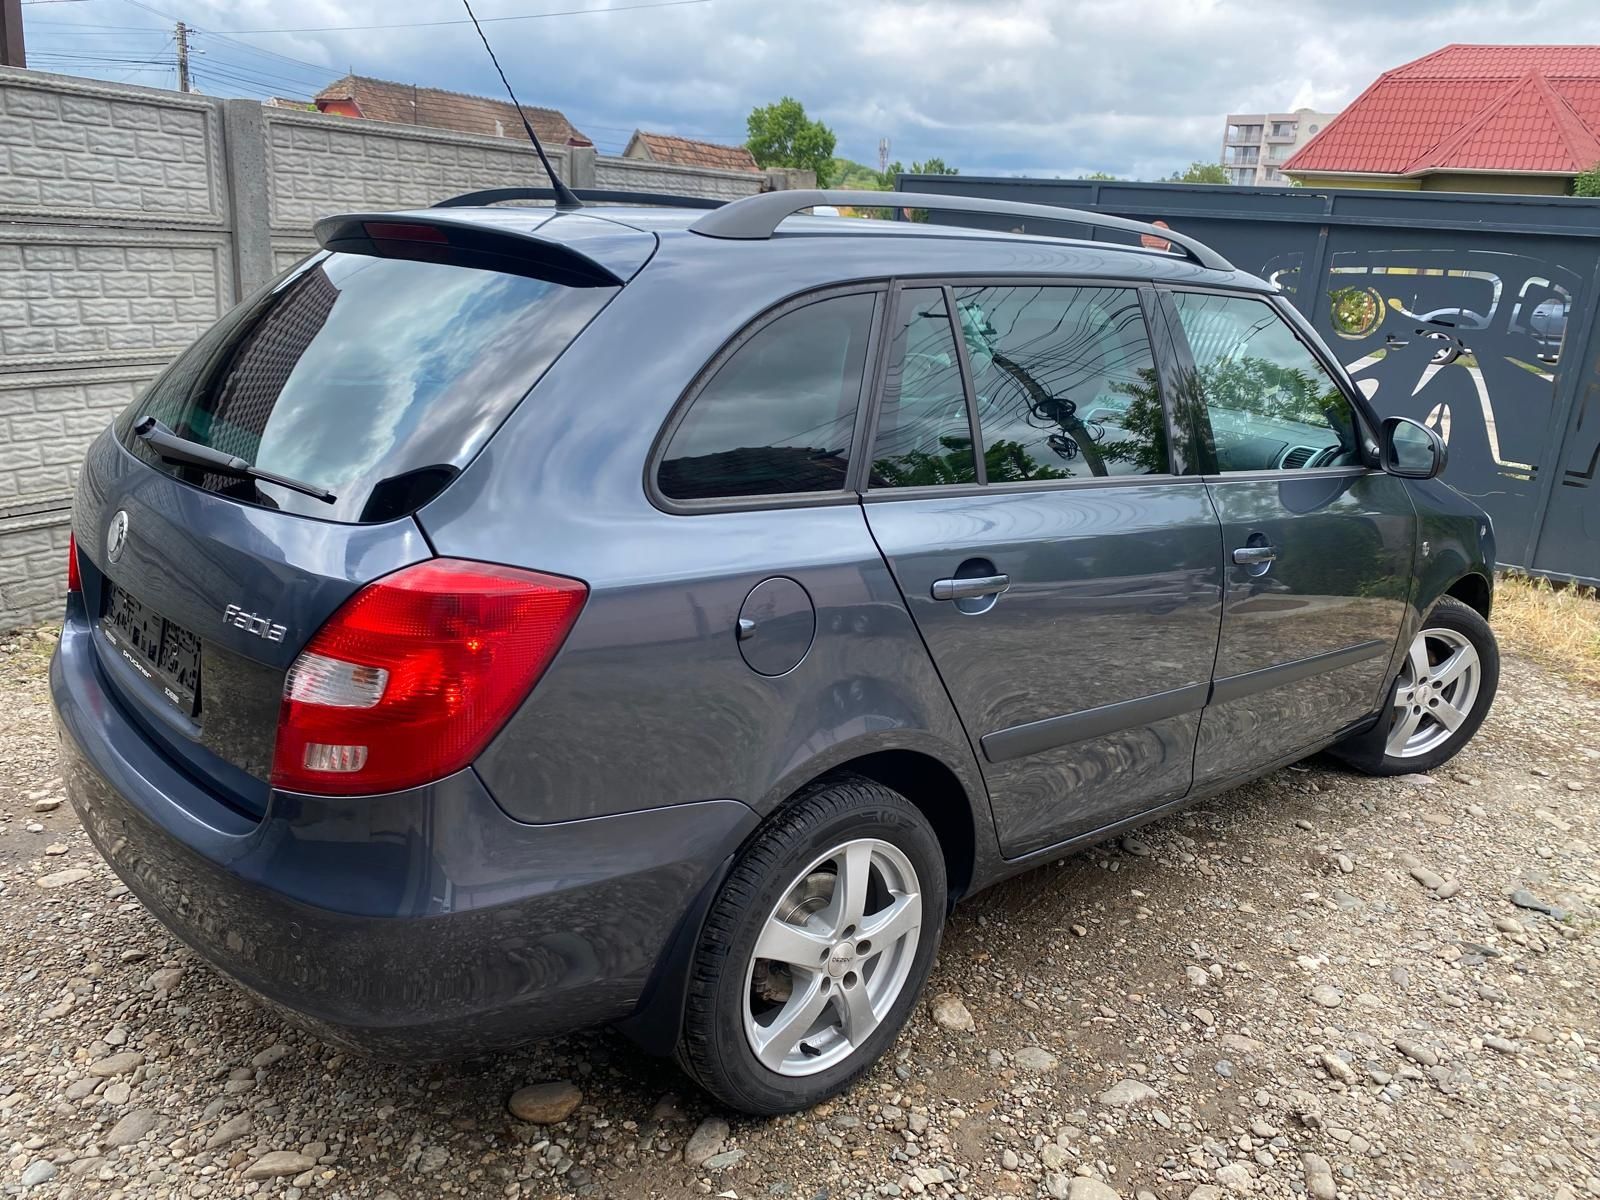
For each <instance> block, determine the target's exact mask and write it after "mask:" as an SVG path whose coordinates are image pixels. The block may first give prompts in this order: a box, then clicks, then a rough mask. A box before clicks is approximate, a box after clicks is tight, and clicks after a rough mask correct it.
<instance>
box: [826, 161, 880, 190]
mask: <svg viewBox="0 0 1600 1200" xmlns="http://www.w3.org/2000/svg"><path fill="white" fill-rule="evenodd" d="M828 186H830V187H836V188H846V189H848V190H850V191H858V192H885V191H888V190H889V189H888V187H887V186H886V185H885V184H884V182H883V176H882V175H881V174H879V172H878V168H877V167H869V166H867V164H866V163H858V162H855V161H853V160H852V159H848V158H835V159H834V160H833V165H832V166H831V167H830V168H829V170H828Z"/></svg>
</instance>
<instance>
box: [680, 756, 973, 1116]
mask: <svg viewBox="0 0 1600 1200" xmlns="http://www.w3.org/2000/svg"><path fill="white" fill-rule="evenodd" d="M945 903H946V888H945V873H944V857H943V853H942V851H941V850H940V847H939V842H938V838H937V837H936V836H935V834H934V832H933V830H932V828H931V827H930V826H929V825H928V822H927V820H926V819H925V818H924V817H923V816H922V814H921V813H920V812H918V811H917V809H916V807H915V806H914V805H912V804H911V803H910V801H908V800H906V799H905V797H903V796H901V795H900V794H899V793H897V792H895V791H892V790H891V789H889V788H887V787H884V786H883V785H882V784H878V783H874V782H872V781H871V780H867V779H861V778H857V777H849V778H844V779H839V780H834V781H831V782H828V783H825V784H822V785H819V786H817V787H815V788H813V789H811V790H809V791H808V792H806V793H805V794H803V795H801V796H800V797H798V798H797V799H795V800H794V801H793V802H791V803H790V804H789V805H788V806H787V807H786V808H784V809H783V810H782V811H781V812H779V813H778V814H777V815H776V816H775V817H774V818H773V819H772V820H771V821H770V822H769V823H768V824H767V825H766V826H765V827H764V828H763V829H762V830H761V831H760V832H758V833H757V835H756V837H755V839H754V840H753V841H752V842H751V843H750V845H749V846H748V847H746V849H745V851H744V853H743V855H742V856H741V857H740V859H739V861H738V863H736V864H735V866H734V868H733V870H732V872H731V873H730V874H729V876H728V879H727V881H726V882H725V883H724V884H723V887H722V890H721V892H720V893H719V894H718V896H717V899H716V901H715V902H714V903H713V905H712V908H711V911H710V913H709V914H708V915H707V917H706V924H705V929H704V931H703V933H702V934H701V939H700V944H699V946H698V947H697V949H696V952H695V960H694V965H693V968H692V970H691V974H690V985H689V997H688V1004H687V1005H686V1009H685V1017H684V1027H683V1033H682V1036H681V1039H680V1041H679V1045H678V1060H679V1062H680V1063H681V1064H682V1065H683V1067H684V1068H685V1069H686V1070H687V1071H688V1072H689V1073H690V1074H691V1075H692V1076H694V1078H695V1079H696V1080H697V1081H698V1082H699V1083H700V1084H701V1086H703V1087H704V1088H705V1089H706V1090H707V1091H708V1092H710V1093H711V1094H712V1095H714V1096H716V1097H717V1099H719V1100H721V1101H722V1102H723V1103H725V1104H727V1105H729V1106H731V1107H733V1108H736V1109H740V1110H742V1111H744V1112H749V1113H757V1114H762V1115H766V1114H773V1113H783V1112H794V1111H796V1110H798V1109H802V1108H807V1107H809V1106H811V1105H813V1104H816V1103H818V1102H819V1101H822V1100H824V1099H826V1098H828V1097H829V1096H832V1095H835V1094H837V1093H838V1092H840V1091H843V1090H844V1089H845V1088H846V1087H848V1086H849V1085H850V1084H851V1083H853V1082H854V1081H855V1080H856V1078H858V1077H859V1076H860V1075H861V1074H862V1073H863V1072H864V1071H866V1070H867V1068H868V1067H870V1066H871V1065H872V1064H873V1062H875V1061H876V1060H877V1059H878V1058H879V1057H880V1056H881V1055H882V1054H883V1052H884V1051H885V1050H887V1049H888V1048H889V1046H890V1045H892V1044H893V1042H894V1039H895V1037H896V1035H897V1034H898V1033H899V1031H900V1028H901V1026H902V1025H904V1024H905V1021H906V1018H907V1016H908V1015H909V1014H910V1012H911V1009H912V1007H913V1006H914V1005H915V1004H916V1000H917V996H918V994H919V993H920V992H921V990H922V985H923V983H924V982H925V980H926V979H927V976H928V971H929V969H930V968H931V966H932V963H933V956H934V952H935V951H936V949H937V948H938V944H939V935H940V933H941V932H942V930H943V924H944V909H945Z"/></svg>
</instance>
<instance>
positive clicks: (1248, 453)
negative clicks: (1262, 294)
mask: <svg viewBox="0 0 1600 1200" xmlns="http://www.w3.org/2000/svg"><path fill="white" fill-rule="evenodd" d="M1173 300H1174V301H1175V303H1176V305H1177V309H1178V317H1179V319H1180V321H1181V322H1182V324H1183V332H1184V334H1185V335H1186V336H1187V337H1188V340H1189V348H1190V350H1191V352H1192V353H1193V355H1194V365H1195V373H1196V375H1197V376H1198V383H1199V392H1200V395H1201V396H1202V397H1203V398H1204V400H1205V408H1206V412H1207V413H1208V414H1209V416H1210V420H1211V436H1212V440H1213V441H1214V442H1215V444H1216V452H1217V468H1218V469H1219V470H1221V471H1224V472H1228V471H1273V470H1299V469H1301V468H1305V467H1334V466H1350V465H1354V464H1357V463H1359V462H1360V461H1361V455H1360V450H1359V444H1360V443H1359V441H1358V439H1357V436H1356V421H1355V414H1354V412H1353V411H1352V410H1351V406H1350V401H1349V400H1347V399H1346V398H1345V396H1344V393H1343V392H1342V391H1340V389H1339V386H1338V384H1336V383H1335V382H1334V381H1333V378H1332V377H1331V376H1330V375H1329V374H1328V373H1327V371H1325V370H1324V369H1323V367H1322V364H1321V363H1319V362H1318V361H1317V359H1316V357H1315V356H1314V355H1313V354H1312V353H1311V351H1310V350H1308V349H1307V348H1306V346H1305V344H1304V343H1303V342H1301V341H1300V339H1299V338H1298V337H1296V336H1295V333H1294V330H1292V329H1291V328H1290V327H1289V326H1288V324H1287V323H1285V321H1284V320H1283V318H1282V317H1280V316H1279V315H1278V314H1277V312H1275V311H1274V310H1273V308H1272V306H1271V305H1269V304H1267V303H1266V302H1264V301H1261V300H1251V299H1247V298H1244V297H1240V296H1215V295H1207V294H1204V293H1200V292H1177V293H1175V294H1174V296H1173Z"/></svg>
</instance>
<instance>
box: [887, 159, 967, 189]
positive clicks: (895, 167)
mask: <svg viewBox="0 0 1600 1200" xmlns="http://www.w3.org/2000/svg"><path fill="white" fill-rule="evenodd" d="M959 174H961V168H960V167H948V166H946V165H945V161H944V159H942V158H930V159H928V161H927V162H914V163H912V164H911V167H910V169H909V170H908V169H907V168H906V165H905V164H904V163H902V162H900V161H899V160H898V159H896V160H895V161H894V162H892V163H890V164H889V169H888V170H887V171H885V172H884V173H883V186H884V188H885V190H887V191H893V190H894V181H895V177H896V176H897V175H959Z"/></svg>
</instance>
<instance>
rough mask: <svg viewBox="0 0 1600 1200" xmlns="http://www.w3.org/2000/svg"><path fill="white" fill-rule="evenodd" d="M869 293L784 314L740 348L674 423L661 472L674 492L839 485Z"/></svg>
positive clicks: (702, 495) (686, 496) (766, 492)
mask: <svg viewBox="0 0 1600 1200" xmlns="http://www.w3.org/2000/svg"><path fill="white" fill-rule="evenodd" d="M875 299H876V297H875V296H874V295H873V294H871V293H862V294H858V295H851V296H835V297H832V298H830V299H827V300H818V301H817V302H816V303H814V304H807V305H805V306H804V307H803V308H797V309H794V310H793V311H791V312H787V313H785V314H783V315H782V316H781V317H778V318H777V319H776V320H774V321H772V322H771V323H769V324H768V325H766V326H764V327H763V328H762V329H760V330H759V331H757V332H756V333H755V334H754V335H753V336H752V337H751V338H750V339H749V340H748V341H746V342H745V343H744V344H743V345H742V346H740V347H739V348H738V349H737V350H735V351H734V353H733V355H732V357H730V358H729V359H728V360H727V361H726V362H725V363H723V364H722V366H721V367H720V368H719V369H718V370H717V373H716V374H715V375H714V376H713V377H712V379H711V381H710V382H709V383H708V384H706V385H705V387H704V388H702V389H701V391H700V394H699V395H698V396H696V397H695V398H694V400H693V402H692V403H691V404H690V406H689V411H688V413H687V414H685V416H684V418H683V420H682V422H681V423H680V424H679V425H678V428H677V429H676V430H674V431H673V434H672V439H671V440H670V441H669V442H668V443H667V449H666V452H665V454H663V455H662V459H661V466H660V469H659V470H658V472H657V474H656V484H657V486H658V487H659V488H660V489H661V494H662V495H664V496H668V497H670V498H671V499H674V500H706V499H714V498H720V497H726V496H771V495H781V494H787V493H794V492H836V491H841V490H842V489H843V488H844V486H845V472H846V470H847V468H848V467H849V465H850V439H851V433H852V432H853V430H854V429H855V421H856V409H857V407H858V406H859V405H860V402H861V380H862V375H863V373H864V371H865V369H866V362H867V342H868V340H869V339H870V337H871V333H872V306H873V303H874V301H875Z"/></svg>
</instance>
